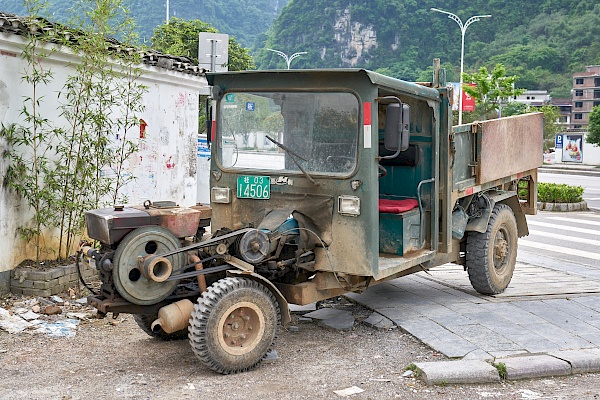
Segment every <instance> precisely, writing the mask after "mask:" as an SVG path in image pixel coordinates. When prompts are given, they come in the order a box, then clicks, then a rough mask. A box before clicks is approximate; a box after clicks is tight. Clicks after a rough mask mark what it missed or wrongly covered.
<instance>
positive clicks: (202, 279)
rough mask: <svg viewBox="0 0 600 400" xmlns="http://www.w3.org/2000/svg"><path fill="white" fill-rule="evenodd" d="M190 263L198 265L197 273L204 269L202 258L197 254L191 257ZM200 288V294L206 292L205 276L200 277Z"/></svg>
mask: <svg viewBox="0 0 600 400" xmlns="http://www.w3.org/2000/svg"><path fill="white" fill-rule="evenodd" d="M189 258H190V263H198V264H196V271H202V270H203V269H204V267H203V266H202V263H201V262H200V257H198V256H197V255H195V254H192V255H190V256H189ZM198 288H199V289H200V293H204V292H206V277H205V276H204V275H198Z"/></svg>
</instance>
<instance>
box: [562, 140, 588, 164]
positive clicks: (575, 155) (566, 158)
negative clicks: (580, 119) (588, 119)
mask: <svg viewBox="0 0 600 400" xmlns="http://www.w3.org/2000/svg"><path fill="white" fill-rule="evenodd" d="M562 136H563V138H562V148H563V151H562V161H563V162H575V163H582V162H583V148H582V146H583V135H582V134H565V135H562Z"/></svg>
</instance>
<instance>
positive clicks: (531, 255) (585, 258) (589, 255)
mask: <svg viewBox="0 0 600 400" xmlns="http://www.w3.org/2000/svg"><path fill="white" fill-rule="evenodd" d="M528 221H529V225H530V236H528V237H526V238H523V239H520V240H519V242H520V245H519V256H518V263H517V267H516V271H515V274H514V277H513V280H512V282H511V284H510V285H509V287H508V289H507V290H506V291H505V292H504V293H502V294H500V295H497V296H492V297H490V296H482V295H479V294H478V293H476V292H475V291H474V290H473V289H472V288H471V285H470V282H469V280H468V276H467V274H466V272H464V271H463V270H462V267H459V266H456V265H452V264H448V265H445V266H441V267H438V268H435V269H433V270H431V271H430V274H426V273H419V274H415V275H411V276H408V277H404V278H400V279H396V280H394V281H390V282H388V283H384V284H381V285H378V286H375V287H373V288H371V289H369V290H367V291H366V292H365V293H363V294H361V295H350V297H353V298H354V299H355V300H356V301H358V302H360V303H363V304H365V305H366V306H368V307H370V308H372V309H375V310H376V311H378V312H379V313H381V314H382V315H384V316H386V317H388V318H389V319H391V320H393V321H394V322H395V323H396V324H398V325H399V326H400V327H401V328H402V329H404V330H406V331H408V332H409V333H411V334H412V335H413V336H415V337H417V338H418V339H420V340H421V341H423V342H424V343H426V344H428V345H429V346H431V347H432V348H434V349H435V350H437V351H439V352H441V353H443V354H445V355H446V356H449V357H456V358H463V357H464V358H467V359H469V358H474V359H490V358H497V357H503V356H507V355H514V354H527V353H544V352H552V351H556V350H564V349H590V348H598V347H600V230H599V229H598V228H599V227H600V214H598V213H594V212H587V213H569V214H565V213H549V212H542V213H539V214H538V215H536V216H530V217H528Z"/></svg>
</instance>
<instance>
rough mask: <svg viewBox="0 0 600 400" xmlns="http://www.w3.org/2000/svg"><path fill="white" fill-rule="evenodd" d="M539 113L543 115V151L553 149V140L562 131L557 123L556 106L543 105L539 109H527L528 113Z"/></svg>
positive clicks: (558, 116) (558, 113) (558, 112)
mask: <svg viewBox="0 0 600 400" xmlns="http://www.w3.org/2000/svg"><path fill="white" fill-rule="evenodd" d="M535 111H539V112H541V113H543V114H544V150H548V149H549V148H550V147H554V140H555V136H556V134H557V133H559V132H560V131H561V129H562V127H561V125H560V124H559V123H558V119H559V118H560V110H559V109H558V107H556V106H552V105H550V104H545V105H543V106H541V107H529V111H528V112H535Z"/></svg>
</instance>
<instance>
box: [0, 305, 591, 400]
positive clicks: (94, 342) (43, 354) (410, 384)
mask: <svg viewBox="0 0 600 400" xmlns="http://www.w3.org/2000/svg"><path fill="white" fill-rule="evenodd" d="M328 306H334V307H335V306H336V305H331V304H329V305H328ZM5 307H8V306H6V305H5ZM339 307H340V308H342V309H346V310H347V309H350V310H351V311H352V313H353V315H355V317H356V318H357V321H360V320H362V319H364V318H367V317H368V314H369V312H368V311H367V310H365V309H363V308H361V307H358V306H352V305H348V304H342V305H339ZM293 326H295V327H297V328H293V329H289V330H283V331H282V332H281V333H280V335H279V339H278V341H277V345H276V350H277V354H278V356H279V357H278V358H277V359H275V360H274V361H270V362H267V363H262V364H261V365H260V366H259V367H258V368H257V369H255V370H253V371H250V372H247V373H243V374H238V375H227V376H224V375H217V374H215V373H213V372H211V371H209V370H207V369H205V368H204V367H203V366H202V365H201V364H200V363H199V361H198V360H197V359H196V358H195V356H194V355H193V353H192V351H191V349H190V347H189V345H188V343H187V341H186V340H183V341H174V342H162V341H160V340H157V339H153V338H151V337H149V336H147V335H146V334H145V333H144V332H143V331H142V330H141V329H139V328H138V326H137V325H136V324H135V322H134V321H133V317H132V316H130V315H121V316H119V317H118V318H116V319H112V318H110V317H109V318H105V319H84V320H82V321H81V322H80V323H79V325H78V327H77V332H76V335H75V336H72V337H51V336H48V335H41V334H38V335H30V334H28V333H21V334H9V333H7V332H5V331H2V330H0V376H1V377H2V379H1V380H0V399H10V400H16V399H28V400H29V399H61V400H75V399H91V398H100V399H170V398H200V397H202V398H207V399H213V398H215V399H216V398H222V399H249V400H251V399H282V398H284V399H302V400H305V399H307V398H309V399H332V398H338V397H339V398H341V397H342V396H340V395H338V394H336V393H335V391H341V392H339V393H344V392H343V390H344V389H349V390H348V392H350V393H352V392H357V390H356V388H358V389H361V390H363V391H362V392H360V393H357V394H352V395H349V396H348V397H349V398H352V399H393V398H401V399H542V398H543V399H548V398H550V399H572V398H581V399H595V398H598V399H600V389H597V387H600V385H599V384H600V375H597V374H587V375H576V376H571V377H561V378H550V379H543V380H530V381H516V382H502V383H497V384H488V385H440V386H432V387H428V386H425V385H424V384H423V381H422V380H421V379H419V378H418V377H416V376H414V375H411V374H408V373H405V372H406V367H407V366H408V365H410V364H412V363H414V362H420V361H437V360H445V358H444V357H443V356H442V355H440V354H437V353H436V352H435V351H433V350H431V349H430V348H428V347H427V346H425V345H423V344H422V343H420V342H418V341H417V340H416V339H414V338H413V337H412V336H410V335H408V334H406V333H404V332H402V331H400V330H399V329H389V330H378V329H375V328H372V327H368V326H366V325H364V324H362V323H360V322H357V323H356V324H355V326H354V328H353V329H352V330H350V331H336V330H332V329H329V328H327V327H325V326H323V325H321V324H319V323H318V322H317V321H315V322H309V321H307V320H306V319H299V317H298V316H297V315H296V316H294V321H293ZM350 388H352V389H351V390H350Z"/></svg>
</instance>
